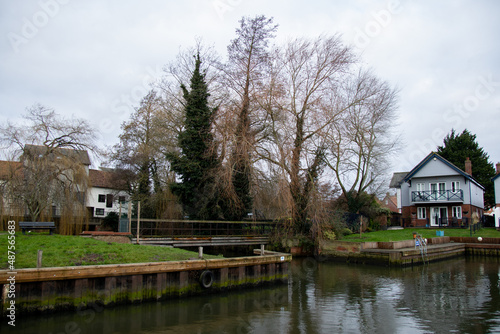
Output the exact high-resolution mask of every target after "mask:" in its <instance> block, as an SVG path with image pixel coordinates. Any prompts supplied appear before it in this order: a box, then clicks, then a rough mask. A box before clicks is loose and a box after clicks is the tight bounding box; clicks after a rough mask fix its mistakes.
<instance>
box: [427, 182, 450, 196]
mask: <svg viewBox="0 0 500 334" xmlns="http://www.w3.org/2000/svg"><path fill="white" fill-rule="evenodd" d="M431 197H432V199H434V200H441V199H443V198H442V197H444V198H446V183H444V182H439V183H431Z"/></svg>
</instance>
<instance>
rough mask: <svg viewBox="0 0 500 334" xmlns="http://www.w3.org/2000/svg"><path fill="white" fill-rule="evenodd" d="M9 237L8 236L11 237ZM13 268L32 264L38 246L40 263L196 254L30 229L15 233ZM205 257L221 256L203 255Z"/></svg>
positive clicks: (4, 248) (2, 245) (2, 247)
mask: <svg viewBox="0 0 500 334" xmlns="http://www.w3.org/2000/svg"><path fill="white" fill-rule="evenodd" d="M11 239H12V238H11ZM14 240H15V242H14V243H13V246H14V247H15V250H14V251H15V265H14V266H15V268H17V269H21V268H36V262H37V253H38V250H42V251H43V256H42V258H43V261H42V267H44V268H46V267H66V266H86V265H101V264H123V263H147V262H163V261H182V260H189V259H193V258H198V253H197V252H191V251H187V250H183V249H179V248H167V247H158V246H144V245H135V244H119V243H108V242H104V241H99V240H94V239H91V238H83V237H80V236H63V235H57V234H54V235H48V234H42V233H40V234H38V233H32V234H29V235H23V234H21V233H20V232H19V233H16V238H15V239H14ZM8 246H11V245H10V244H9V240H8V234H7V233H5V234H1V235H0V252H1V254H2V255H1V257H0V259H1V262H0V270H2V269H7V268H8V266H9V263H8ZM204 258H206V259H213V258H222V256H212V255H207V254H205V255H204Z"/></svg>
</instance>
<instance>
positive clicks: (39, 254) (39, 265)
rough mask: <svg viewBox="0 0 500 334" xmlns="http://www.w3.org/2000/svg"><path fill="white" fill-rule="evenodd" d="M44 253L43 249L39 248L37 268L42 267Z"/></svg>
mask: <svg viewBox="0 0 500 334" xmlns="http://www.w3.org/2000/svg"><path fill="white" fill-rule="evenodd" d="M42 254H43V250H41V249H39V250H38V254H37V256H36V267H37V268H42Z"/></svg>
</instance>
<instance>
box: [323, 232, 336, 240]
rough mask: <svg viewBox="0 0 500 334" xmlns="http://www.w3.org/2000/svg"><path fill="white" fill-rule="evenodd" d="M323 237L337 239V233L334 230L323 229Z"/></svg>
mask: <svg viewBox="0 0 500 334" xmlns="http://www.w3.org/2000/svg"><path fill="white" fill-rule="evenodd" d="M323 237H324V238H325V239H327V240H335V239H336V235H335V232H333V231H323Z"/></svg>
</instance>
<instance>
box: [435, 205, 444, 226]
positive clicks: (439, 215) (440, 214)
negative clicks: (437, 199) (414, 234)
mask: <svg viewBox="0 0 500 334" xmlns="http://www.w3.org/2000/svg"><path fill="white" fill-rule="evenodd" d="M439 222H441V225H448V208H446V207H432V208H431V226H439Z"/></svg>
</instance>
